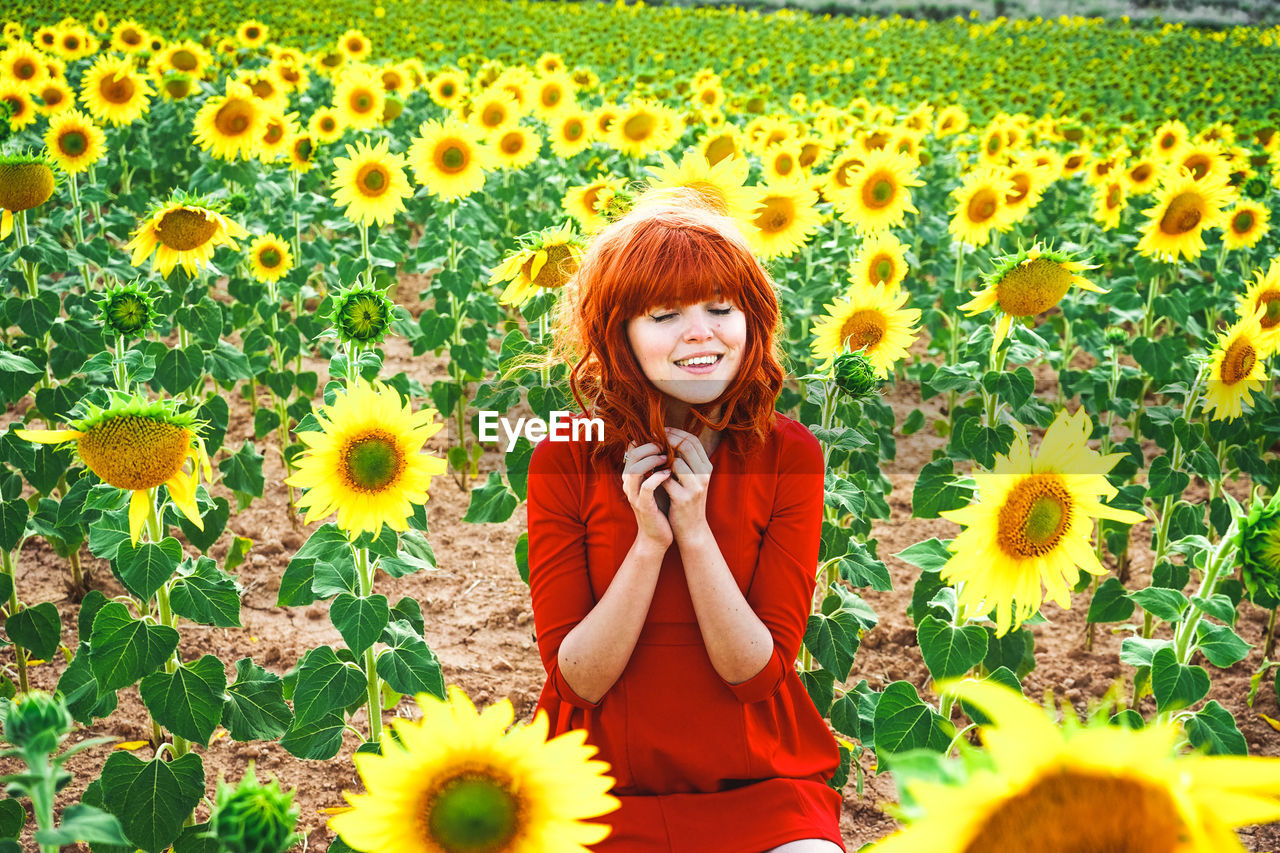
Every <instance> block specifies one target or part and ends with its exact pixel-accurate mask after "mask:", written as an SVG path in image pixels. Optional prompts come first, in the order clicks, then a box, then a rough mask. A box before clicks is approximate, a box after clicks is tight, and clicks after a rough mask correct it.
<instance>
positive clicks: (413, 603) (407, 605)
mask: <svg viewBox="0 0 1280 853" xmlns="http://www.w3.org/2000/svg"><path fill="white" fill-rule="evenodd" d="M390 619H391V620H400V621H404V622H408V623H409V625H410V626H411V627H412V628H413V630H414V631H416V632H417V633H418V636H422V634H423V633H424V632H425V631H426V629H427V623H426V620H424V619H423V618H422V607H421V606H420V605H419V604H418V600H417V599H416V598H410V597H409V596H407V595H406V596H405V597H404V598H402V599H400V600H399V601H397V602H396V606H395V607H392V608H391V615H390Z"/></svg>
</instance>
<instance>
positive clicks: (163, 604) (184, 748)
mask: <svg viewBox="0 0 1280 853" xmlns="http://www.w3.org/2000/svg"><path fill="white" fill-rule="evenodd" d="M159 491H160V489H159V487H158V486H155V487H152V488H151V489H149V490H148V492H147V498H148V501H147V502H148V505H149V508H150V511H149V512H148V513H147V523H146V533H147V538H146V540H144V541H150V542H153V543H157V544H158V543H159V542H160V541H161V540H162V539H163V538H164V526H163V525H162V523H161V521H160V513H161V512H163V510H164V507H163V505H160V506H157V500H156V499H157V498H158V497H159ZM169 583H170V582H169V581H167V580H166V581H165V582H164V583H162V584H160V588H159V589H157V590H156V609H157V610H158V611H159V617H160V624H161V625H165V626H167V627H169V628H173V629H174V630H175V631H176V630H177V629H178V617H177V616H176V615H175V614H174V612H173V607H172V606H171V605H170V604H169ZM181 664H182V658H181V657H179V656H178V650H177V649H174V650H173V654H172V655H170V656H169V659H168V660H167V661H165V662H164V671H165V672H166V673H168V674H169V675H173V673H174V672H176V671H177V669H178V667H179V666H180V665H181ZM152 723H153V725H155V730H158V731H159V732H160V737H161V739H163V737H164V729H162V728H160V727H159V725H158V724H156V723H155V721H154V720H153V721H152ZM170 734H171V735H172V736H173V754H174V757H175V758H181V757H182V756H184V755H186V754H187V753H188V752H190V751H191V744H190V743H189V742H188V741H187V739H186V738H184V737H182V736H180V735H177V734H173V733H172V732H170ZM157 743H159V741H157ZM188 817H190V816H188Z"/></svg>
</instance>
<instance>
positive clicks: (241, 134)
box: [193, 80, 268, 160]
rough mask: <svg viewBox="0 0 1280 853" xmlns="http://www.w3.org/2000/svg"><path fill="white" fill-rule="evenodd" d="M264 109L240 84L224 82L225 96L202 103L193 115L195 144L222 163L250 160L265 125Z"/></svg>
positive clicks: (254, 155) (244, 86) (265, 114)
mask: <svg viewBox="0 0 1280 853" xmlns="http://www.w3.org/2000/svg"><path fill="white" fill-rule="evenodd" d="M267 115H268V113H267V109H266V107H265V106H264V105H263V104H262V103H261V102H260V101H259V100H258V99H257V98H255V97H254V95H253V92H252V90H250V89H249V87H248V86H246V85H245V84H243V83H237V82H235V81H234V80H228V81H227V93H226V94H225V95H215V96H213V97H211V98H209V99H208V100H206V101H205V102H204V104H203V105H202V106H201V107H200V110H199V111H198V112H197V113H196V117H195V121H194V122H193V125H194V133H195V138H196V143H197V144H198V145H199V146H200V147H201V148H203V149H204V150H206V151H208V152H209V153H211V154H213V156H215V157H218V158H220V159H222V160H236V159H239V158H243V159H245V160H250V159H253V158H254V157H256V156H257V153H258V141H259V140H260V139H262V133H263V131H264V130H265V129H266V125H267Z"/></svg>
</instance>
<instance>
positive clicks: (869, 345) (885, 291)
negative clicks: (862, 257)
mask: <svg viewBox="0 0 1280 853" xmlns="http://www.w3.org/2000/svg"><path fill="white" fill-rule="evenodd" d="M906 304H907V293H906V291H904V290H902V289H900V288H898V289H895V290H892V291H891V290H889V288H887V287H886V286H885V285H883V284H877V285H875V286H871V285H864V284H861V283H855V284H854V285H853V287H852V288H850V290H849V292H848V293H847V294H846V295H844V296H842V297H839V298H838V299H836V301H835V302H834V303H832V304H831V305H828V306H827V313H826V315H825V316H823V317H821V318H819V319H818V320H817V321H815V322H814V324H813V342H812V343H811V344H810V349H811V350H812V351H813V357H814V359H815V360H817V361H819V362H821V363H822V364H823V366H824V369H829V368H830V366H831V365H832V363H833V362H834V361H835V360H836V358H837V356H839V355H840V353H842V352H861V353H863V354H864V355H865V356H866V357H867V360H868V361H869V362H871V366H872V368H874V370H875V373H876V376H878V377H879V378H881V379H885V378H887V377H888V376H889V371H890V369H891V368H892V367H893V365H895V364H897V363H898V362H899V361H901V360H902V359H904V358H906V357H907V350H908V349H909V348H910V346H911V344H912V343H913V342H914V341H915V339H916V337H917V336H918V333H919V330H918V329H917V328H916V324H917V323H919V322H920V310H919V309H918V308H907V307H905V306H906Z"/></svg>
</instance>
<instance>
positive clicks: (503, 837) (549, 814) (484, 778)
mask: <svg viewBox="0 0 1280 853" xmlns="http://www.w3.org/2000/svg"><path fill="white" fill-rule="evenodd" d="M417 701H418V705H419V707H421V709H422V719H420V720H416V721H410V720H404V719H396V720H394V721H392V724H391V725H392V726H393V727H394V728H395V732H396V734H397V735H398V736H399V737H397V738H385V739H384V740H383V744H384V747H383V752H382V754H381V755H377V754H374V753H359V754H357V755H356V756H355V757H354V759H353V760H354V761H355V764H356V769H357V770H358V771H359V772H360V776H361V779H362V780H363V781H364V785H365V791H366V793H363V794H351V793H344V794H343V796H344V797H346V799H347V801H348V802H349V803H350V804H351V808H350V809H348V810H345V811H344V812H342V813H341V814H338V815H335V816H334V817H332V818H331V819H330V820H329V826H330V827H331V828H332V829H333V831H334V832H336V833H337V834H338V835H339V836H340V837H341V838H342V840H343V841H345V842H346V843H347V844H348V845H350V846H351V847H353V848H354V849H357V850H423V851H426V850H430V851H434V853H479V851H485V853H517V851H523V850H530V851H531V850H554V851H556V853H587V851H588V850H589V849H590V847H591V845H593V844H595V843H597V842H599V841H601V840H602V839H604V838H605V837H606V836H607V835H608V834H609V828H608V827H607V826H604V825H602V824H598V823H588V822H587V821H588V820H589V819H590V818H594V817H599V816H600V815H604V814H608V813H609V812H611V811H613V810H614V809H616V808H617V807H618V800H617V799H615V798H614V797H612V796H610V795H609V793H608V792H609V789H610V788H611V787H612V786H613V779H611V778H610V777H609V776H607V775H605V774H606V773H607V771H608V765H607V764H605V763H604V762H602V761H598V760H593V759H592V756H593V755H594V754H595V747H592V746H588V745H587V744H586V733H585V732H584V731H582V730H581V729H575V730H573V731H570V732H567V733H565V734H562V735H559V736H557V737H555V738H552V739H550V740H548V739H547V732H548V726H547V718H546V715H545V714H543V713H539V714H538V715H537V716H535V717H534V719H533V722H532V723H530V724H528V725H521V726H516V727H515V728H511V724H512V721H513V720H514V712H513V710H512V707H511V703H510V702H509V701H507V700H505V699H504V700H502V701H501V702H499V703H497V704H496V705H490V706H489V707H488V708H486V709H485V710H484V711H483V712H478V711H477V710H476V708H475V706H474V705H472V704H471V701H470V700H469V699H468V698H467V697H466V694H464V693H463V692H462V691H461V690H459V689H458V688H457V687H451V688H450V689H449V700H448V701H447V702H443V701H441V700H439V699H436V698H435V697H432V696H429V695H427V694H420V695H419V696H418V700H417Z"/></svg>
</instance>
